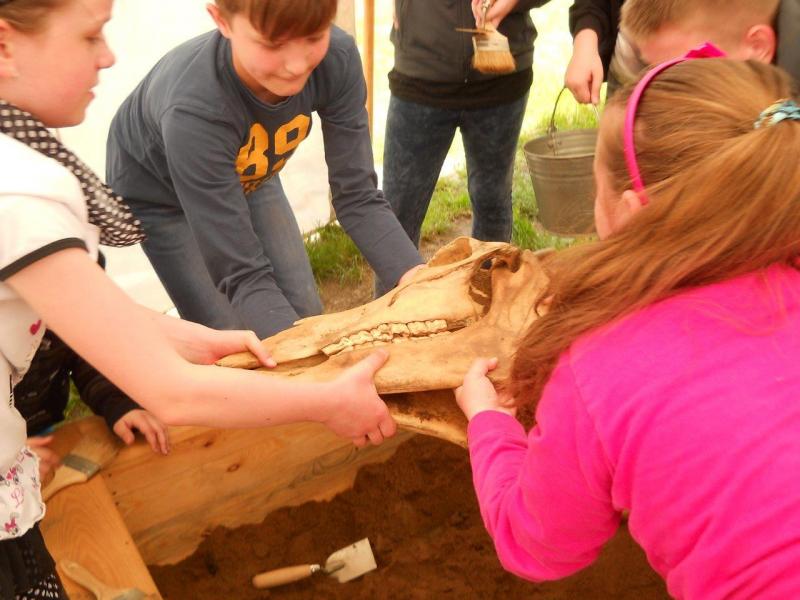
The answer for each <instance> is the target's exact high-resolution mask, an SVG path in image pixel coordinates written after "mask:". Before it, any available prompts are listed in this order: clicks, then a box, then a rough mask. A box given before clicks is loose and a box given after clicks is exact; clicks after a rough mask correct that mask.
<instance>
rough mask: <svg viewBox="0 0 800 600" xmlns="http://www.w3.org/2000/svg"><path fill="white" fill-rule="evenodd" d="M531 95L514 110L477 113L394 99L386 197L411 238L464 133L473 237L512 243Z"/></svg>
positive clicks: (387, 148) (514, 105) (388, 137)
mask: <svg viewBox="0 0 800 600" xmlns="http://www.w3.org/2000/svg"><path fill="white" fill-rule="evenodd" d="M527 100H528V95H527V94H525V96H524V97H522V98H520V99H519V100H516V101H514V102H512V103H510V104H503V105H501V106H496V107H493V108H485V109H475V110H451V109H443V108H433V107H430V106H425V105H422V104H416V103H414V102H407V101H405V100H401V99H400V98H397V97H396V96H392V97H391V100H390V101H389V114H388V115H387V118H386V141H385V145H384V158H383V192H384V194H385V195H386V199H387V200H388V201H389V203H390V204H391V205H392V209H393V210H394V212H395V214H396V215H397V218H398V220H399V221H400V224H401V225H402V226H403V228H404V229H405V230H406V233H407V234H408V237H410V238H411V240H412V241H413V242H414V243H415V244H416V245H417V246H419V237H420V229H421V228H422V221H423V220H424V218H425V213H426V212H427V211H428V205H429V204H430V201H431V196H432V195H433V190H434V188H435V187H436V182H437V181H438V179H439V173H440V171H441V169H442V164H443V163H444V159H445V157H446V156H447V151H448V150H449V149H450V144H451V143H452V142H453V138H454V137H455V133H456V129H460V130H461V137H462V139H463V141H464V153H465V154H466V159H467V188H468V191H469V198H470V202H471V203H472V237H474V238H476V239H479V240H485V241H501V242H508V241H510V240H511V231H512V224H513V214H512V208H511V182H512V178H513V174H514V155H515V154H516V150H517V140H518V139H519V132H520V129H521V127H522V118H523V117H524V116H525V106H526V104H527Z"/></svg>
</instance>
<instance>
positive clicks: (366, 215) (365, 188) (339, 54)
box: [318, 34, 423, 287]
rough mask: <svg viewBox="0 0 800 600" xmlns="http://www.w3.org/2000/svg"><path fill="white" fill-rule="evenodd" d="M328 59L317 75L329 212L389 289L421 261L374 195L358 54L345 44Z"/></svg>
mask: <svg viewBox="0 0 800 600" xmlns="http://www.w3.org/2000/svg"><path fill="white" fill-rule="evenodd" d="M332 35H333V34H332ZM331 53H333V54H332V55H331V56H329V57H328V58H326V62H325V63H323V65H325V69H324V70H323V71H322V72H321V77H320V79H322V81H323V82H324V85H325V88H326V93H325V96H326V97H325V98H324V99H322V105H321V106H319V107H318V112H319V115H320V118H321V120H322V134H323V140H324V144H325V162H326V163H327V165H328V179H329V181H330V186H331V192H332V194H333V199H332V203H333V208H334V209H335V211H336V217H337V218H338V220H339V223H341V225H342V227H343V228H344V230H345V231H346V232H347V234H348V235H349V236H350V237H351V238H352V239H353V241H354V242H355V244H356V246H358V249H359V250H361V252H362V254H363V255H364V257H365V258H366V259H367V262H369V264H370V265H371V266H372V268H373V270H374V271H375V273H376V275H377V276H378V278H379V279H380V280H381V281H382V282H383V283H384V284H386V285H387V286H388V287H391V286H394V285H395V284H397V283H398V281H399V280H400V279H401V277H403V275H405V274H406V273H408V271H410V270H411V269H413V268H414V267H416V266H417V265H419V264H421V263H422V262H423V260H422V258H421V257H420V255H419V252H418V251H417V249H416V248H415V247H414V244H413V243H412V242H411V240H410V239H409V238H408V235H407V234H406V232H405V231H404V230H403V228H402V226H401V225H400V223H399V222H398V220H397V217H395V215H394V213H393V212H392V209H391V207H390V206H389V203H388V202H387V201H386V199H385V198H384V197H383V193H382V192H381V191H380V190H378V189H377V177H376V175H375V168H374V164H373V158H372V142H371V140H370V134H369V122H368V118H367V111H366V108H365V102H366V98H367V89H366V84H365V82H364V73H363V71H362V69H361V60H360V58H359V55H358V49H357V48H356V46H355V43H354V42H353V41H352V40H351V39H350V38H348V41H347V43H346V45H345V44H343V43H342V44H340V45H339V46H338V47H337V48H332V49H331V50H330V51H329V54H331ZM326 63H327V64H326ZM318 68H319V67H318Z"/></svg>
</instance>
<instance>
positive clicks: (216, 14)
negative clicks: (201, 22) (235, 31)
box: [206, 3, 231, 39]
mask: <svg viewBox="0 0 800 600" xmlns="http://www.w3.org/2000/svg"><path fill="white" fill-rule="evenodd" d="M206 10H207V11H208V14H209V15H211V18H212V19H214V23H215V24H216V25H217V29H219V32H220V33H221V34H222V35H224V36H225V37H226V38H229V39H230V37H231V26H230V24H229V23H228V20H227V19H226V18H225V17H224V16H223V14H222V11H220V9H219V6H217V5H216V4H213V3H208V4H206Z"/></svg>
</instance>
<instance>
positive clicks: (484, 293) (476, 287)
mask: <svg viewBox="0 0 800 600" xmlns="http://www.w3.org/2000/svg"><path fill="white" fill-rule="evenodd" d="M487 264H488V265H489V266H488V267H487V266H486V265H487ZM491 267H492V261H491V260H487V261H484V263H483V264H482V265H481V266H480V268H478V269H475V272H474V273H473V274H472V278H471V279H470V281H469V297H470V299H471V300H472V301H473V302H474V303H475V304H477V305H478V306H480V307H481V308H483V311H482V313H483V314H486V313H487V312H488V310H489V307H490V306H491V305H492V269H491Z"/></svg>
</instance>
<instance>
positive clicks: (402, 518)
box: [151, 435, 668, 600]
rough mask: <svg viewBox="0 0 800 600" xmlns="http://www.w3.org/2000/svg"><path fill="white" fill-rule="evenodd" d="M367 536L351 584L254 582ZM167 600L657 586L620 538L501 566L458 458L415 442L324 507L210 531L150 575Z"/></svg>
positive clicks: (440, 595) (594, 595)
mask: <svg viewBox="0 0 800 600" xmlns="http://www.w3.org/2000/svg"><path fill="white" fill-rule="evenodd" d="M364 537H368V538H369V539H370V542H371V543H372V547H373V550H374V552H375V558H376V561H377V564H378V569H377V570H376V571H373V572H371V573H368V574H366V575H364V576H363V577H361V578H360V579H357V580H355V581H351V582H349V583H344V584H340V583H339V582H337V581H336V580H335V579H332V578H329V577H326V576H324V575H316V576H314V577H312V578H310V579H307V580H305V581H302V582H298V583H293V584H289V585H286V586H283V587H280V588H274V589H273V590H271V591H261V590H256V589H254V588H253V587H252V586H251V584H250V580H251V578H252V576H253V575H255V574H256V573H258V572H261V571H265V570H268V569H274V568H280V567H285V566H289V565H293V564H302V563H314V562H322V561H324V560H325V558H326V557H327V556H328V554H330V553H331V552H333V551H334V550H337V549H338V548H342V547H344V546H347V545H349V544H351V543H352V542H355V541H357V540H359V539H361V538H364ZM151 573H152V575H153V578H154V579H155V581H156V584H157V585H158V588H159V590H160V591H161V593H162V594H163V596H164V598H166V599H169V600H177V599H201V598H202V599H206V598H209V599H223V598H224V599H229V598H230V599H234V598H235V599H237V600H248V599H256V598H276V599H277V598H280V599H308V598H314V599H315V600H317V599H320V600H327V599H340V598H341V599H345V598H347V599H352V598H369V599H376V600H382V599H386V600H390V599H391V600H398V599H411V600H416V599H429V598H430V599H437V600H438V599H449V598H453V599H457V600H470V599H475V600H478V599H480V600H485V599H494V598H504V599H506V598H507V599H515V598H525V599H529V598H541V599H567V598H569V599H571V600H575V599H591V600H595V599H606V598H607V599H615V600H619V599H621V600H627V599H629V600H634V599H635V600H651V599H658V600H662V599H665V598H668V596H667V594H666V592H665V589H664V584H663V582H662V581H661V579H660V578H659V577H658V576H657V575H656V574H655V573H654V572H653V571H652V570H651V568H650V567H649V565H648V564H647V562H646V560H645V557H644V554H643V553H642V551H641V550H640V549H639V547H638V546H636V544H635V543H634V542H633V541H632V540H631V539H630V537H629V536H628V534H627V532H625V531H624V530H621V531H620V534H619V535H617V537H616V538H615V539H614V540H613V541H612V542H611V543H610V544H609V545H608V547H607V548H606V549H605V550H604V552H603V554H602V556H601V557H600V559H599V560H598V561H597V562H596V563H595V564H594V565H593V566H591V567H590V568H588V569H586V570H585V571H583V572H581V573H578V574H576V575H573V576H572V577H569V578H567V579H565V580H562V581H559V582H554V583H544V584H533V583H530V582H527V581H524V580H522V579H518V578H517V577H515V576H513V575H511V574H510V573H507V572H506V571H504V570H503V569H502V567H501V566H500V563H499V562H498V560H497V557H496V555H495V552H494V548H493V546H492V542H491V539H490V538H489V536H488V534H487V533H486V530H485V529H484V527H483V523H482V521H481V517H480V514H479V512H478V506H477V502H476V500H475V496H474V493H473V491H472V480H471V473H470V467H469V460H468V456H467V453H466V451H464V450H463V449H462V448H459V447H457V446H454V445H452V444H450V443H447V442H443V441H440V440H437V439H434V438H428V437H425V436H421V435H418V436H416V437H414V438H412V439H411V440H409V441H408V442H406V443H404V444H403V445H402V446H400V448H399V449H398V450H397V452H396V454H395V455H394V456H393V457H392V458H391V459H389V461H387V462H385V463H383V464H375V465H369V466H366V467H363V468H362V469H361V470H360V471H359V473H358V475H357V477H356V481H355V484H354V486H353V488H352V489H350V490H348V491H346V492H344V493H342V494H339V495H338V496H336V497H335V498H333V499H332V500H331V501H329V502H322V503H320V502H309V503H306V504H302V505H300V506H296V507H289V508H283V509H280V510H278V511H275V512H273V513H271V514H270V515H268V516H267V518H266V519H265V520H264V522H263V523H261V524H259V525H253V526H244V527H240V528H238V529H235V530H228V529H224V528H217V529H215V530H213V531H212V532H210V534H209V535H208V537H207V538H206V539H205V540H204V541H203V543H202V544H201V545H200V547H199V548H198V550H197V551H196V552H195V554H193V555H192V556H190V557H189V558H188V559H186V560H185V561H183V562H181V563H178V564H176V565H172V566H167V567H156V566H153V567H151Z"/></svg>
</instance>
